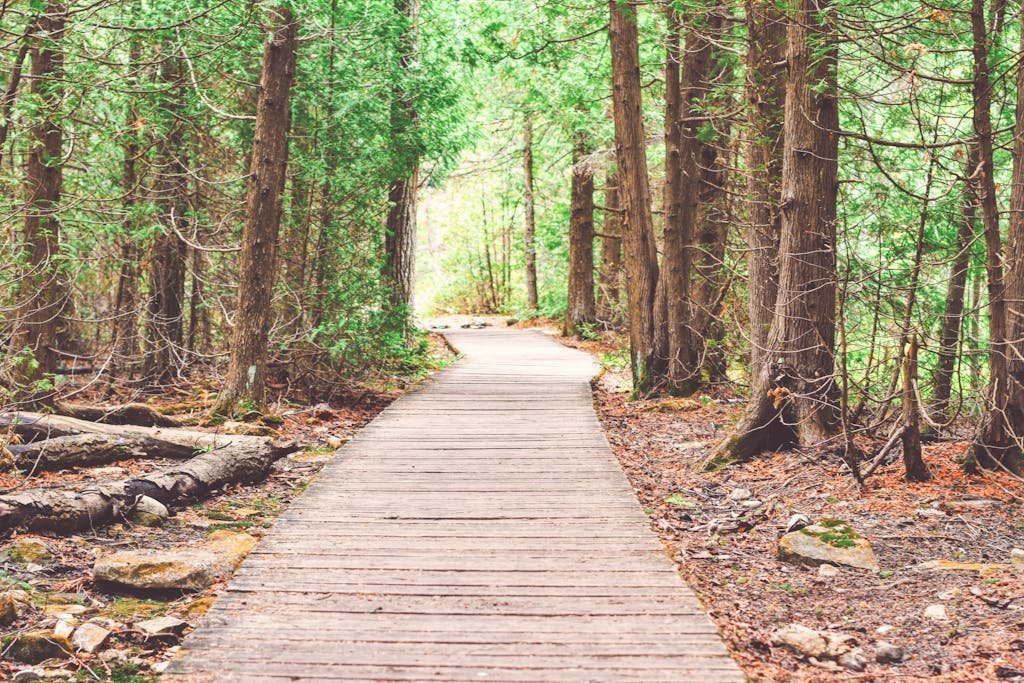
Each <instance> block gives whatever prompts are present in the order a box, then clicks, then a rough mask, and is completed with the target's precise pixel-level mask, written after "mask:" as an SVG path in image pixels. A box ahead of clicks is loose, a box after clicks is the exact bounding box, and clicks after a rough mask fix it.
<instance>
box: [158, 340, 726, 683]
mask: <svg viewBox="0 0 1024 683" xmlns="http://www.w3.org/2000/svg"><path fill="white" fill-rule="evenodd" d="M449 336H450V339H451V341H452V343H453V344H454V345H455V346H456V347H457V348H459V349H460V351H462V352H463V353H464V354H465V358H464V359H462V360H461V361H460V362H459V363H457V364H456V365H455V366H454V367H452V368H450V369H448V370H446V371H444V372H442V373H441V374H440V375H438V377H437V378H435V380H434V381H432V382H431V383H429V384H428V385H427V386H425V387H424V388H422V389H420V390H418V391H416V392H414V393H413V394H411V395H409V396H407V397H405V398H403V399H402V400H400V401H398V402H396V403H395V404H394V405H392V406H390V407H389V408H387V409H386V410H385V411H384V412H383V413H382V414H381V415H380V416H379V417H378V418H377V419H376V420H375V421H374V422H373V423H372V424H370V425H369V426H368V427H367V428H366V429H364V430H362V431H361V432H360V434H359V435H358V436H357V438H356V439H354V440H353V441H352V442H351V443H349V444H348V445H346V446H345V447H344V448H343V449H342V450H341V452H340V453H339V454H338V456H337V457H336V458H335V459H334V460H333V461H332V462H331V463H330V464H329V465H328V466H327V467H326V468H325V469H324V470H323V472H322V473H321V475H320V477H319V478H318V480H317V481H316V482H315V483H314V484H313V485H312V486H311V487H310V488H309V490H308V491H306V493H305V494H303V495H302V496H301V498H300V499H299V500H297V501H296V502H295V504H294V505H292V507H290V508H289V509H288V510H287V511H286V512H285V513H284V514H283V515H282V516H281V518H280V519H279V520H278V522H277V524H276V525H275V527H274V528H273V529H272V530H271V531H270V532H269V533H268V535H267V536H266V538H265V539H264V540H263V541H262V542H261V543H260V544H259V545H258V546H257V548H256V550H255V551H254V552H253V553H252V554H251V555H250V556H249V557H248V558H247V559H246V561H245V562H244V564H243V565H242V567H241V568H240V569H239V571H238V573H237V574H236V575H235V577H234V578H233V579H232V580H231V582H230V584H229V585H228V588H227V590H226V592H225V593H224V595H223V596H222V597H221V598H220V599H219V600H218V601H217V603H216V605H215V606H214V607H213V609H212V610H211V611H210V613H209V614H208V615H207V616H206V617H205V618H204V620H203V621H202V622H201V623H200V625H199V627H198V628H197V629H196V631H195V632H194V633H192V634H191V635H190V636H189V637H188V638H186V639H185V642H184V648H183V651H182V654H181V656H179V658H178V659H177V660H175V661H174V662H173V663H172V665H171V668H170V669H169V671H168V674H167V676H166V677H165V678H166V680H171V681H178V682H181V683H184V682H186V681H196V682H198V681H247V682H248V681H278V680H291V681H295V680H307V681H324V680H363V681H412V680H431V681H470V680H472V681H481V680H484V681H646V682H650V681H701V682H702V683H710V682H712V681H742V680H744V679H743V676H742V674H741V673H740V670H739V668H738V667H737V666H736V664H735V663H734V662H733V661H732V660H731V659H730V658H729V656H728V653H727V651H726V649H725V646H724V645H723V643H722V641H721V639H720V638H719V636H718V633H717V631H716V629H715V626H714V624H713V623H712V622H711V620H710V619H709V618H708V617H707V615H706V614H705V613H704V611H703V609H702V608H701V606H700V604H699V602H698V601H697V599H696V598H695V597H694V596H693V594H692V593H691V591H690V590H689V589H688V588H687V587H686V585H685V584H684V583H683V582H682V581H681V580H680V578H679V575H678V573H677V571H676V569H675V565H674V564H673V563H672V561H671V560H670V559H669V558H668V557H667V556H666V554H665V551H664V549H663V547H662V546H661V544H660V543H659V542H658V540H657V539H656V537H655V536H654V534H653V533H652V531H651V530H650V528H649V527H648V522H647V519H646V517H645V516H644V515H643V513H642V512H641V510H640V507H639V505H638V503H637V501H636V498H635V497H634V495H633V491H632V490H631V489H630V487H629V484H628V482H627V480H626V478H625V476H624V475H623V473H622V471H621V470H620V469H619V466H618V463H617V462H616V461H615V457H614V456H613V454H612V453H611V451H610V449H609V448H608V445H607V442H606V441H605V439H604V436H603V434H602V432H601V429H600V425H599V424H598V422H597V419H596V416H595V415H594V411H593V407H592V405H591V398H590V390H589V380H590V378H591V376H592V375H593V374H594V371H595V368H594V366H593V364H592V361H591V360H590V358H589V357H588V356H587V355H585V354H583V353H580V352H576V351H572V350H570V349H566V348H564V347H562V346H561V345H559V344H557V343H556V342H554V341H553V340H551V339H550V338H548V337H546V336H545V335H543V334H541V333H539V332H520V331H508V330H500V331H499V330H484V331H477V330H473V331H458V332H453V333H451V334H450V335H449Z"/></svg>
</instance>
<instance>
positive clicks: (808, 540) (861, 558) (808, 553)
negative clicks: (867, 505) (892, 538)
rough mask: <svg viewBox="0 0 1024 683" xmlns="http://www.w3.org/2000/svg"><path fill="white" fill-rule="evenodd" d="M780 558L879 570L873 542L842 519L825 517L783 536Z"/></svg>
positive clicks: (813, 563) (797, 561) (801, 562)
mask: <svg viewBox="0 0 1024 683" xmlns="http://www.w3.org/2000/svg"><path fill="white" fill-rule="evenodd" d="M779 557H780V558H782V559H783V560H785V561H787V562H793V563H795V564H812V565H820V564H836V565H843V566H846V567H856V568H858V569H868V570H871V571H878V569H879V567H878V559H877V558H876V557H875V551H874V549H873V548H872V547H871V543H870V542H869V541H868V540H867V539H866V538H864V537H863V536H861V535H860V534H858V533H857V532H856V531H854V530H853V528H851V527H850V525H849V524H847V523H846V522H843V521H840V520H823V521H821V522H818V523H817V524H812V525H810V526H808V527H804V528H803V529H800V530H799V531H791V532H789V533H788V534H785V535H783V536H782V538H780V539H779Z"/></svg>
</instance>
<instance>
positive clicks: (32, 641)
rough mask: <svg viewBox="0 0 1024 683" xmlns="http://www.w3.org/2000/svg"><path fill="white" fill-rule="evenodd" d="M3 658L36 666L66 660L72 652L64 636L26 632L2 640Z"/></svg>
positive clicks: (52, 633)
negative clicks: (50, 661)
mask: <svg viewBox="0 0 1024 683" xmlns="http://www.w3.org/2000/svg"><path fill="white" fill-rule="evenodd" d="M3 650H4V656H5V658H9V659H12V660H14V661H16V662H25V663H26V664H38V663H39V662H43V661H46V660H47V659H67V658H68V657H70V656H71V654H72V653H73V652H74V649H73V648H72V646H71V641H69V640H68V639H67V638H65V637H64V636H58V635H57V634H56V633H54V632H53V631H26V632H25V633H16V634H14V635H10V636H7V637H5V638H4V639H3Z"/></svg>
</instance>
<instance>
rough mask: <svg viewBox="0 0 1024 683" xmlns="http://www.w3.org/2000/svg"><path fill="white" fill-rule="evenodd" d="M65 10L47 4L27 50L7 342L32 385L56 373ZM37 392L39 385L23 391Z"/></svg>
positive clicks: (22, 379) (21, 377) (63, 299)
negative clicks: (16, 268)
mask: <svg viewBox="0 0 1024 683" xmlns="http://www.w3.org/2000/svg"><path fill="white" fill-rule="evenodd" d="M66 14H67V8H66V7H65V6H64V5H63V4H62V3H56V2H51V3H49V4H48V5H47V6H46V9H45V11H44V13H43V15H42V16H40V17H39V22H38V26H39V30H38V34H39V37H38V38H37V41H36V43H35V45H34V47H33V49H32V71H31V78H32V94H33V95H34V96H35V97H37V98H38V99H39V101H40V103H41V106H40V108H39V110H38V111H37V112H36V113H35V122H34V125H33V126H32V130H31V132H30V138H29V145H30V148H29V154H28V163H27V164H26V166H25V195H26V201H25V207H26V211H25V238H24V239H25V241H24V248H25V251H26V252H27V258H26V264H27V266H28V271H29V273H28V274H27V275H26V276H25V277H24V278H23V279H22V281H21V283H20V286H19V293H20V296H19V299H20V301H19V303H18V310H17V313H16V315H17V319H16V321H15V325H14V333H13V336H12V339H11V347H12V351H13V352H14V353H15V354H18V353H22V352H24V351H26V350H27V351H29V352H31V354H32V357H33V358H34V361H35V362H30V361H29V359H25V360H23V361H22V362H21V363H20V364H19V367H18V368H17V369H16V372H17V380H18V381H19V383H21V384H25V385H31V384H33V383H34V382H36V381H37V380H40V379H42V378H43V376H44V375H46V374H49V373H53V372H54V371H55V370H56V369H57V348H56V346H57V334H58V330H59V327H60V325H61V321H62V318H63V314H64V309H65V307H66V306H67V298H68V291H67V285H66V284H65V283H64V281H63V278H62V275H61V268H60V241H61V235H60V220H59V217H58V214H59V211H60V200H61V191H62V185H63V169H62V167H61V162H62V161H63V155H64V151H63V143H64V131H63V129H62V128H61V123H60V122H61V118H62V115H61V112H60V107H61V104H62V101H63V99H64V55H63V52H62V51H61V41H62V40H63V37H64V22H65V18H66ZM27 388H28V389H29V390H30V391H31V392H32V393H38V390H39V389H40V388H41V387H38V386H35V387H33V386H29V387H27Z"/></svg>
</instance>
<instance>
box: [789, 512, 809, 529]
mask: <svg viewBox="0 0 1024 683" xmlns="http://www.w3.org/2000/svg"><path fill="white" fill-rule="evenodd" d="M810 525H811V518H810V517H808V516H807V515H804V514H801V513H797V514H795V515H793V516H792V517H790V518H789V521H788V522H786V531H787V532H789V531H800V530H801V529H803V528H804V527H808V526H810Z"/></svg>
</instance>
